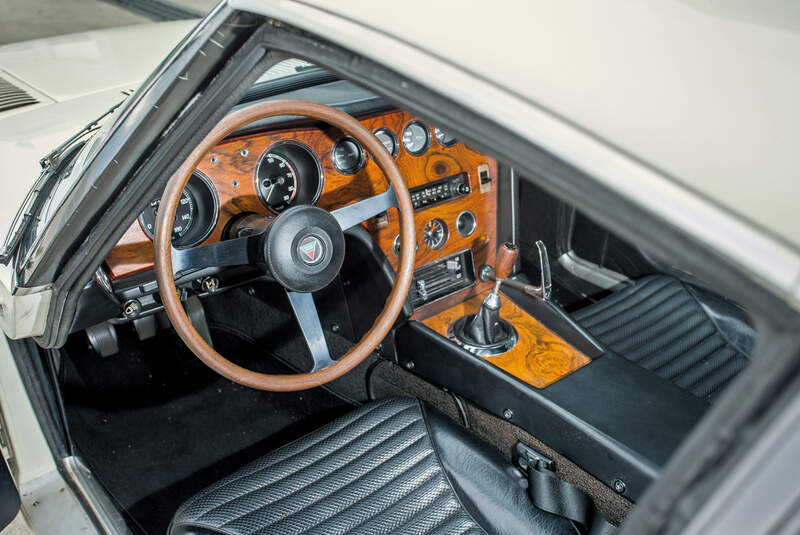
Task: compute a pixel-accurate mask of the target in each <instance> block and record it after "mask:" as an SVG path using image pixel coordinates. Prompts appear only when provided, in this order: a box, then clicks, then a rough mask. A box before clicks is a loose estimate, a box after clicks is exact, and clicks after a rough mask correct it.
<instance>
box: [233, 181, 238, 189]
mask: <svg viewBox="0 0 800 535" xmlns="http://www.w3.org/2000/svg"><path fill="white" fill-rule="evenodd" d="M233 187H234V188H238V187H239V181H238V180H234V181H233Z"/></svg>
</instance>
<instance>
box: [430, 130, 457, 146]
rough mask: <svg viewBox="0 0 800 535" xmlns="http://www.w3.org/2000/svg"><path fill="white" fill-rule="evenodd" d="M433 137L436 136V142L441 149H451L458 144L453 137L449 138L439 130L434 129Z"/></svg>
mask: <svg viewBox="0 0 800 535" xmlns="http://www.w3.org/2000/svg"><path fill="white" fill-rule="evenodd" d="M433 135H435V136H436V140H437V141H438V142H439V144H440V145H441V146H442V147H452V146H453V145H455V144H456V143H458V140H457V139H456V137H455V136H451V135H450V134H448V133H447V132H445V131H444V130H442V129H441V128H434V129H433Z"/></svg>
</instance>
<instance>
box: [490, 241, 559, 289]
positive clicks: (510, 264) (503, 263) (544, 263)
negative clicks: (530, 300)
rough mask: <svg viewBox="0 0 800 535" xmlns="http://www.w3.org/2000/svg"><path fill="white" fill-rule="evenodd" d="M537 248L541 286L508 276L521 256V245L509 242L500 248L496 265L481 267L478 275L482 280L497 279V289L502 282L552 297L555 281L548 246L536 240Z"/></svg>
mask: <svg viewBox="0 0 800 535" xmlns="http://www.w3.org/2000/svg"><path fill="white" fill-rule="evenodd" d="M536 249H537V251H538V253H539V286H534V285H533V284H526V283H524V282H522V281H518V280H514V279H510V278H508V277H509V276H510V275H511V273H512V272H513V270H514V265H515V264H516V262H517V258H518V257H519V247H517V245H515V244H513V243H509V242H505V243H504V244H503V245H501V246H500V248H499V249H498V251H497V259H496V260H495V264H494V265H495V267H494V268H492V267H491V266H488V265H485V266H483V267H481V269H480V272H479V273H478V276H479V277H480V279H481V280H482V281H489V280H493V281H496V282H497V283H498V284H497V285H495V291H496V290H497V289H499V286H500V285H501V284H505V285H506V286H511V287H512V288H516V289H518V290H521V291H523V292H525V293H526V294H528V295H532V296H534V297H539V298H540V299H543V300H545V301H547V300H549V299H550V295H551V293H552V289H553V283H552V280H551V278H550V260H549V258H548V256H547V247H545V245H544V242H543V241H542V240H537V241H536Z"/></svg>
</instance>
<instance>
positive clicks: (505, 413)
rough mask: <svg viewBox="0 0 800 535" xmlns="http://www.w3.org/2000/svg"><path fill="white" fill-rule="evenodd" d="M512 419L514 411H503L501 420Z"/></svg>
mask: <svg viewBox="0 0 800 535" xmlns="http://www.w3.org/2000/svg"><path fill="white" fill-rule="evenodd" d="M513 417H514V411H512V410H511V409H506V410H504V411H503V418H505V419H506V420H510V419H511V418H513Z"/></svg>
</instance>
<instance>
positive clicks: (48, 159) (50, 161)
mask: <svg viewBox="0 0 800 535" xmlns="http://www.w3.org/2000/svg"><path fill="white" fill-rule="evenodd" d="M126 96H127V95H126ZM123 102H125V99H122V100H120V101H119V102H117V103H116V104H114V105H113V106H111V107H110V108H109V109H108V111H106V112H104V113H103V114H102V115H100V117H98V118H97V119H95V120H93V121H92V122H91V123H89V124H87V125H86V126H84V127H83V128H81V129H80V131H78V133H76V134H75V135H73V136H72V137H70V138H69V139H67V140H66V141H65V142H64V143H62V144H61V145H59V146H58V147H56V148H54V149H53V150H51V151H50V152H49V153H48V154H47V155H46V156H45V157H43V158H42V159H40V160H39V165H41V166H42V169H46V168H47V167H58V162H59V160H60V159H61V156H62V155H63V154H64V151H65V150H67V149H68V148H69V147H70V146H72V144H73V143H75V142H76V141H78V140H79V139H81V138H82V137H83V136H85V135H86V134H90V133H92V132H94V131H95V130H97V129H98V128H100V126H99V125H98V124H97V123H99V122H100V121H102V120H103V119H105V118H106V117H108V116H109V115H111V114H112V113H114V112H115V111H116V110H117V108H119V107H120V106H121V105H122V103H123Z"/></svg>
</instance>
